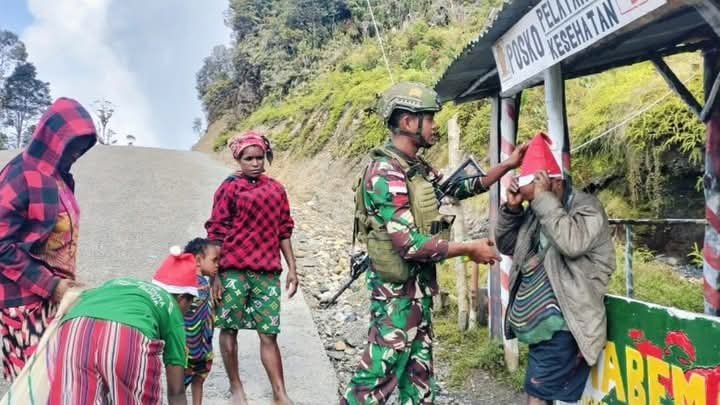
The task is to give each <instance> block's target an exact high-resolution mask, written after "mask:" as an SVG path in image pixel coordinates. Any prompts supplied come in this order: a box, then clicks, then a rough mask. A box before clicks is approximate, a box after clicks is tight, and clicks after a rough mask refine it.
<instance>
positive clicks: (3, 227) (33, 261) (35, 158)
mask: <svg viewBox="0 0 720 405" xmlns="http://www.w3.org/2000/svg"><path fill="white" fill-rule="evenodd" d="M84 136H88V137H92V138H91V139H92V142H91V143H90V146H92V145H93V144H94V142H95V139H96V135H95V126H94V124H93V121H92V118H91V117H90V115H89V114H88V113H87V111H86V110H85V109H84V108H83V107H82V106H81V105H80V104H78V103H77V102H76V101H74V100H70V99H66V98H61V99H58V100H57V101H55V103H53V104H52V105H51V106H50V108H49V109H48V110H47V111H46V112H45V114H44V115H43V116H42V118H41V119H40V122H39V124H38V125H37V129H36V130H35V133H34V134H33V139H32V141H31V142H30V144H29V145H28V147H27V148H26V149H25V150H24V151H23V152H22V153H21V154H20V155H18V156H17V157H15V158H14V159H13V160H12V161H10V163H8V164H7V165H6V166H5V168H4V169H3V170H2V171H1V172H0V308H12V307H19V306H21V305H28V304H31V303H34V302H39V301H42V300H44V299H47V298H49V297H50V295H51V294H52V292H53V291H54V289H55V286H56V285H57V283H58V281H59V278H58V276H57V274H56V271H54V269H53V268H51V267H50V266H48V265H47V264H46V263H44V262H43V261H41V260H39V259H37V258H36V257H34V256H33V254H32V253H31V252H32V251H33V248H34V247H37V246H40V245H43V244H45V243H46V242H47V240H48V238H49V237H50V235H51V234H52V231H53V229H54V227H55V225H56V221H57V218H58V213H60V211H61V204H60V199H59V196H58V182H61V181H62V182H65V184H66V185H67V186H68V187H69V188H70V190H72V191H74V187H75V183H74V181H73V178H72V176H71V175H70V174H69V173H61V172H60V171H59V170H58V169H57V167H58V164H59V162H60V159H61V157H62V156H63V153H64V152H65V150H66V148H67V146H68V144H69V143H70V142H71V141H72V140H73V139H76V138H78V137H84ZM81 152H83V153H84V152H85V151H81Z"/></svg>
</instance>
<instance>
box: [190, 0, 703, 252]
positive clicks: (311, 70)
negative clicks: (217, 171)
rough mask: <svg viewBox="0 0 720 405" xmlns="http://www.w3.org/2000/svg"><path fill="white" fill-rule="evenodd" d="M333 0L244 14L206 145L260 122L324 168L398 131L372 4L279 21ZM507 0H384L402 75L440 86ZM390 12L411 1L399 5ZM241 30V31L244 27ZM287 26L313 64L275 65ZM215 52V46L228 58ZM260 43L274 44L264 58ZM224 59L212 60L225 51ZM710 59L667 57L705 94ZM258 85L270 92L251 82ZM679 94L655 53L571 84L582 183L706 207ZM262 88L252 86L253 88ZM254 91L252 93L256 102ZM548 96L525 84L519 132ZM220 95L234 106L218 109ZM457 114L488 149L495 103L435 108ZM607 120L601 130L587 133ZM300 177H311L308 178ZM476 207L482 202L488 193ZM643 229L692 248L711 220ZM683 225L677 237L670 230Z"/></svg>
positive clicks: (650, 206)
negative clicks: (703, 70)
mask: <svg viewBox="0 0 720 405" xmlns="http://www.w3.org/2000/svg"><path fill="white" fill-rule="evenodd" d="M239 3H246V2H239V1H237V0H232V1H231V2H230V5H231V10H230V13H229V17H228V20H229V21H236V20H237V19H238V18H239V19H242V18H244V17H243V15H245V14H247V13H248V12H249V11H248V9H247V8H245V9H243V10H244V11H243V12H242V13H239V12H238V11H235V10H239ZM281 3H282V4H285V2H281ZM321 3H322V2H305V3H302V4H301V3H294V2H292V1H288V2H287V4H286V7H287V8H286V9H285V12H284V14H283V12H277V13H276V14H272V15H270V14H263V16H262V18H255V19H254V20H252V21H254V25H253V28H252V29H250V28H247V27H246V26H245V25H243V26H242V27H243V28H242V29H243V30H244V31H242V32H240V33H238V34H237V35H236V43H235V44H233V48H231V49H230V48H229V49H225V51H226V52H228V53H229V54H233V55H234V56H233V57H232V58H231V59H232V63H230V64H223V63H219V65H224V66H225V68H224V69H226V71H225V72H224V73H223V74H222V75H220V77H221V79H218V80H216V81H214V82H211V85H210V87H211V88H212V89H213V91H212V92H210V93H207V92H206V93H202V91H201V93H200V94H201V96H204V98H203V101H204V104H205V106H206V110H207V112H208V118H209V119H210V122H211V125H210V126H209V129H208V131H207V133H206V135H205V137H204V139H202V140H201V142H200V143H199V145H198V148H201V149H205V150H210V148H212V149H213V150H215V151H218V152H222V151H223V149H224V148H225V145H226V142H227V139H228V138H229V137H230V136H231V135H232V134H234V133H236V132H237V131H240V130H244V129H250V128H260V129H263V130H266V131H267V132H268V133H269V134H270V137H271V138H272V140H273V142H274V145H275V148H276V149H277V150H279V151H281V152H283V153H284V155H285V156H286V160H287V161H288V162H291V163H288V164H291V165H292V167H293V168H294V169H298V168H301V167H304V166H308V167H320V166H322V165H321V164H320V163H322V162H324V161H327V160H332V161H333V162H335V164H336V165H342V166H343V167H344V168H345V169H346V171H347V172H350V171H351V169H352V165H353V164H354V163H356V161H357V159H358V158H359V157H362V156H363V154H364V153H365V152H367V151H368V150H370V149H371V148H372V147H374V146H376V145H378V144H380V143H382V142H384V140H385V139H386V137H387V132H386V130H385V129H384V128H382V125H381V124H380V122H379V121H378V120H377V118H376V117H375V115H374V114H373V113H372V108H373V106H374V103H375V100H376V97H377V94H378V93H380V92H382V91H383V90H384V89H386V88H387V87H388V86H389V85H390V78H389V75H388V72H387V70H386V68H385V65H384V63H383V58H382V54H381V50H380V47H379V45H378V42H377V37H375V36H374V35H373V33H374V31H373V29H372V25H370V24H368V21H367V9H363V8H362V7H361V5H357V4H354V3H352V4H351V3H343V2H333V3H332V4H333V7H335V8H334V9H337V10H344V11H343V12H342V13H340V14H341V16H342V19H340V20H338V19H335V20H332V22H331V23H327V24H328V25H327V27H328V28H327V29H325V30H323V32H322V35H320V34H317V33H315V34H314V36H313V35H310V34H307V32H305V31H303V30H298V31H294V34H292V35H289V34H287V30H288V29H289V28H287V27H283V28H279V26H278V25H277V24H278V21H279V20H282V19H283V18H285V19H286V21H296V20H292V19H293V18H296V15H295V14H293V11H292V10H293V7H300V6H304V7H306V8H307V7H310V8H313V7H321V6H322V5H323V4H324V3H323V4H321ZM498 3H499V2H498V1H491V0H486V1H479V2H461V3H454V4H453V2H450V3H446V2H442V1H432V2H423V4H424V5H425V6H426V7H425V9H424V10H425V12H424V13H423V9H422V7H419V6H417V5H415V6H413V5H412V4H410V5H408V4H405V3H404V2H399V1H397V2H396V1H392V2H389V3H388V4H387V5H382V6H381V5H378V6H377V7H383V8H382V9H381V10H375V14H376V16H377V17H378V20H379V24H380V26H381V33H383V39H384V41H385V43H384V45H385V50H386V52H387V56H388V60H389V64H390V66H391V69H392V74H393V76H394V78H395V80H396V81H401V80H416V81H420V82H424V83H427V84H429V85H431V84H433V83H434V82H435V81H436V80H437V78H438V77H439V76H440V75H441V74H442V72H443V70H444V68H445V67H446V66H448V64H449V63H450V62H451V61H452V59H453V58H454V56H455V55H456V54H457V53H458V52H459V51H460V50H461V49H462V47H463V46H464V45H465V44H466V43H467V42H468V41H470V40H472V39H473V38H475V37H477V35H478V34H479V32H481V31H482V29H483V26H484V24H485V22H486V21H487V18H488V15H489V13H491V10H492V8H493V6H496V5H497V4H498ZM253 4H255V5H258V4H262V2H259V3H253ZM363 4H364V3H363ZM393 5H394V6H393ZM403 7H405V8H406V9H403ZM408 7H409V8H408ZM412 7H415V10H412ZM260 9H261V10H265V9H263V8H262V7H260ZM400 9H403V10H405V11H404V12H406V14H404V15H405V17H403V18H398V17H397V15H402V13H403V11H402V10H400ZM294 10H296V11H297V10H298V9H297V8H296V9H294ZM392 10H400V11H397V15H396V14H393V13H391V12H390V11H392ZM308 12H309V11H308ZM325 12H329V11H327V10H325ZM241 14H242V15H241ZM394 16H395V17H394ZM288 18H289V19H290V20H288ZM338 18H339V17H338ZM243 21H246V20H243ZM247 21H250V20H247ZM317 21H320V22H322V21H325V20H322V19H320V20H317ZM398 21H400V23H398ZM231 26H233V25H231ZM233 27H234V26H233ZM358 27H364V29H363V35H362V36H358V32H357V30H358ZM368 27H369V28H368ZM234 28H235V30H236V32H238V31H237V29H238V28H237V27H234ZM248 32H251V33H252V34H248ZM318 35H320V36H322V37H323V41H325V42H323V43H322V44H320V45H315V46H313V47H310V48H307V47H306V48H303V46H305V45H302V44H306V45H307V43H308V42H307V41H311V40H314V39H313V38H315V37H317V36H318ZM271 37H273V38H275V41H274V42H268V38H271ZM284 37H291V38H294V39H295V40H296V41H295V42H293V44H295V49H294V50H292V52H290V53H288V54H285V55H284V57H286V58H288V57H289V58H290V59H289V60H290V63H291V64H293V63H297V64H300V65H303V64H304V65H303V67H302V68H298V69H297V71H296V74H295V75H294V76H293V79H292V80H290V79H287V75H285V74H286V73H287V67H286V66H285V65H282V64H281V65H282V66H281V67H277V65H276V64H273V61H274V62H276V63H278V60H277V58H276V59H273V58H272V57H271V55H272V54H273V52H275V51H276V50H277V49H278V46H280V45H279V44H282V43H283V42H282V41H283V40H284ZM261 46H264V47H265V48H264V51H265V52H262V50H263V49H262V48H259V47H261ZM303 49H304V50H303ZM215 51H217V49H216V50H215ZM215 51H214V53H213V55H214V56H218V55H217V53H216V52H215ZM253 52H256V54H255V57H254V58H251V59H252V60H253V61H255V62H254V63H255V65H254V66H256V67H257V69H256V72H257V73H258V75H256V76H252V77H251V78H248V76H247V74H246V73H247V64H246V63H245V62H246V60H247V59H246V58H245V59H243V58H241V57H240V56H242V55H245V56H248V55H252V53H253ZM258 55H264V59H263V58H261V57H259V56H258ZM292 55H295V56H294V57H293V56H292ZM276 56H277V55H276ZM218 58H220V57H219V56H218ZM218 58H215V59H213V60H214V61H215V62H217V61H218V60H222V58H220V59H218ZM238 58H240V60H238ZM699 61H700V59H699V57H698V56H697V55H692V56H687V55H685V56H678V57H675V58H672V59H671V60H670V61H669V62H670V64H671V65H672V66H673V68H674V69H675V70H676V71H677V72H678V75H679V76H680V78H681V79H682V80H685V81H686V82H688V83H689V87H690V89H691V90H693V91H694V92H695V93H696V94H699V93H700V91H701V90H700V89H701V86H700V77H701V74H700V63H699ZM209 62H212V60H210V61H209V60H206V67H205V68H204V69H205V73H207V72H208V71H213V69H214V68H213V66H214V67H215V68H217V66H216V65H217V63H216V65H213V63H209ZM208 63H209V64H208ZM230 65H232V66H230ZM300 65H298V66H300ZM263 66H264V67H263ZM215 70H217V69H215ZM242 73H245V75H242ZM283 75H285V76H283ZM270 76H271V77H270ZM202 78H204V79H207V78H208V77H207V75H205V76H203V72H200V73H199V74H198V79H199V82H198V88H199V89H201V79H202ZM252 78H255V79H257V82H256V83H255V84H254V85H253V86H250V83H249V81H248V80H250V79H252ZM281 78H285V79H282V80H281ZM255 79H252V80H255ZM248 86H250V87H253V88H258V89H260V88H263V89H264V90H262V91H260V92H258V93H252V92H249V90H248V88H249V87H248ZM668 92H669V90H668V88H667V86H666V84H665V83H664V82H663V81H662V79H661V78H660V76H659V75H658V74H657V73H656V72H655V71H654V70H653V68H652V66H651V65H649V64H640V65H636V66H631V67H627V68H622V69H618V70H615V71H611V72H607V73H604V74H601V75H597V76H593V77H589V78H583V79H579V80H573V81H571V82H568V84H567V99H568V119H569V124H570V133H571V144H572V145H573V146H579V145H583V147H582V149H581V150H579V151H577V152H575V153H574V155H573V176H574V181H575V183H576V185H577V186H579V187H582V188H585V189H588V190H590V191H593V192H597V193H599V195H600V197H601V199H603V201H604V202H605V203H606V206H607V209H608V212H609V213H610V215H611V216H614V217H685V218H700V217H702V213H703V203H702V201H703V200H702V198H703V197H702V193H701V191H700V190H701V189H700V186H699V184H700V183H699V182H700V178H701V176H702V156H703V153H704V151H703V147H704V144H703V140H704V127H703V126H702V125H701V124H700V123H699V122H698V121H697V120H696V119H695V118H694V117H693V116H692V113H691V112H690V111H689V110H688V109H687V108H686V107H685V105H684V104H683V103H682V102H681V101H680V100H679V99H678V98H677V97H675V96H674V95H669V94H668ZM250 93H252V94H254V95H253V96H252V97H247V96H248V94H250ZM218 94H231V95H232V96H228V97H230V99H223V101H222V102H220V101H218V100H216V99H213V97H216V98H218V97H219V96H218ZM219 98H220V99H222V97H219ZM250 99H252V100H253V102H249V101H248V100H250ZM543 104H544V98H543V89H542V88H537V89H532V90H530V91H526V92H525V94H523V103H522V111H521V119H520V138H521V140H523V139H528V138H529V137H530V136H532V135H533V134H535V133H536V132H537V131H539V130H544V129H545V128H546V123H545V120H546V118H545V111H544V105H543ZM218 105H223V106H225V107H226V108H225V109H222V110H218V109H217V108H216V107H217V106H218ZM647 107H651V108H650V109H649V110H648V111H646V112H644V113H642V114H637V113H636V112H639V111H640V110H642V109H645V108H647ZM454 114H458V117H459V121H460V126H461V130H462V145H461V146H462V148H463V149H464V151H465V152H467V153H472V154H474V155H475V156H477V157H481V158H482V157H485V156H487V146H488V132H489V123H490V118H489V117H490V115H489V105H488V104H487V103H486V102H476V103H469V104H463V105H459V106H457V105H452V104H448V105H446V106H445V107H444V109H443V111H442V112H441V113H440V114H438V116H437V120H438V121H439V124H440V126H441V131H442V132H443V133H444V132H446V128H447V127H446V123H447V121H448V119H449V118H450V117H452V116H453V115H454ZM608 130H610V131H609V132H608ZM606 132H608V133H607V134H606V135H605V136H603V137H602V138H600V139H598V140H596V141H593V142H590V143H587V144H586V142H587V141H589V140H592V139H594V138H595V137H596V136H598V135H600V134H603V133H606ZM429 157H430V158H431V159H432V160H433V161H435V163H436V164H438V165H439V166H440V167H443V166H444V165H445V162H446V150H445V146H444V145H438V146H436V147H435V148H433V150H431V151H430V152H429ZM311 162H315V163H311ZM485 164H487V162H485ZM281 165H282V160H281ZM342 172H343V173H344V172H345V171H342ZM334 173H337V171H330V172H326V175H327V176H328V179H327V180H328V181H330V180H332V179H331V177H332V174H334ZM319 175H321V176H322V175H323V174H319ZM293 177H294V176H293ZM294 178H295V179H297V177H294ZM296 186H298V187H300V188H302V186H303V185H302V184H297V185H296ZM475 205H476V206H477V207H479V209H481V210H482V206H483V205H484V203H482V202H478V203H476V204H475ZM638 231H639V235H640V237H641V238H642V239H643V241H644V243H645V244H646V245H647V246H648V247H650V248H653V249H657V250H670V253H672V254H674V255H676V256H679V257H685V255H687V254H688V253H690V250H691V249H692V246H693V243H694V242H696V241H698V242H699V241H701V240H702V229H700V227H694V228H693V227H690V228H680V229H678V228H674V229H672V230H670V229H655V228H646V229H642V228H641V229H639V230H638ZM671 232H672V235H673V236H674V237H671V236H670V235H671Z"/></svg>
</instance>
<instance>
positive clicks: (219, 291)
mask: <svg viewBox="0 0 720 405" xmlns="http://www.w3.org/2000/svg"><path fill="white" fill-rule="evenodd" d="M229 147H230V150H231V151H232V154H233V157H234V158H235V160H237V161H238V163H239V164H240V170H239V171H238V172H237V173H235V174H233V175H232V176H230V177H228V178H227V179H226V180H225V181H224V182H223V183H222V184H221V185H220V187H219V188H218V190H217V192H216V193H215V200H214V204H213V209H212V216H211V217H210V219H209V220H208V221H207V223H206V225H205V227H206V228H207V232H208V239H210V240H213V241H219V242H220V243H221V244H222V248H221V257H220V277H219V278H216V279H215V281H214V282H213V288H212V290H213V297H214V298H215V299H216V300H217V301H218V305H217V309H216V327H218V328H220V330H221V331H220V352H221V353H222V357H223V363H224V364H225V368H226V369H227V372H228V378H229V380H230V390H231V392H232V398H233V403H235V404H246V403H247V400H246V398H245V393H244V391H243V386H242V382H241V381H240V375H239V370H238V353H237V331H238V330H239V329H254V330H257V333H258V335H259V336H260V357H261V359H262V363H263V366H265V371H266V372H267V374H268V378H269V379H270V384H271V385H272V390H273V397H274V401H273V403H274V404H289V403H290V400H289V398H288V395H287V392H286V390H285V381H284V377H283V367H282V359H281V357H280V349H279V348H278V344H277V334H278V333H280V292H281V288H280V273H281V272H282V264H281V263H280V252H282V254H283V256H284V257H285V262H286V263H287V266H288V274H287V279H286V286H285V288H286V289H287V292H288V295H289V297H291V298H292V296H293V295H295V292H296V291H297V288H298V278H297V273H296V271H295V255H294V253H293V248H292V244H291V242H290V236H291V235H292V230H293V226H294V224H293V220H292V218H291V217H290V205H289V203H288V198H287V194H286V193H285V189H284V188H283V186H282V185H281V184H280V183H278V182H277V181H276V180H273V179H271V178H270V177H268V176H266V175H264V174H263V172H264V171H265V159H267V160H268V161H269V162H270V161H272V149H271V147H270V142H269V141H268V140H267V138H265V136H263V135H262V134H259V133H257V132H252V131H249V132H245V133H244V134H242V135H240V136H238V137H236V138H234V139H233V140H232V141H231V142H230V145H229Z"/></svg>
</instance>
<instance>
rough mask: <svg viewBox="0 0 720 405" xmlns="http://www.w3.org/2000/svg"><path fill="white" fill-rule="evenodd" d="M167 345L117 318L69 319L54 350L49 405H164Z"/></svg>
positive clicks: (50, 351)
mask: <svg viewBox="0 0 720 405" xmlns="http://www.w3.org/2000/svg"><path fill="white" fill-rule="evenodd" d="M164 346H165V343H164V342H163V341H160V340H151V339H149V338H147V337H146V336H145V335H143V334H142V333H141V332H140V331H138V330H136V329H134V328H131V327H129V326H125V325H122V324H120V323H117V322H109V321H102V320H97V319H92V318H76V319H71V320H69V321H66V322H65V323H63V324H62V325H61V326H60V329H59V330H58V333H57V337H56V339H54V341H53V342H52V343H51V344H50V347H49V349H48V364H50V365H52V366H51V367H52V368H51V369H50V370H49V374H50V398H49V402H48V404H51V405H76V404H114V405H141V404H142V405H154V404H158V405H160V404H162V381H161V377H162V371H163V360H162V353H163V347H164Z"/></svg>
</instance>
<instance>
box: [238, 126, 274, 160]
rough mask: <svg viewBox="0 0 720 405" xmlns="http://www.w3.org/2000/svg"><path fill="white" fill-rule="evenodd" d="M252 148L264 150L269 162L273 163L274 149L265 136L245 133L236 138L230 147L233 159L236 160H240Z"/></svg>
mask: <svg viewBox="0 0 720 405" xmlns="http://www.w3.org/2000/svg"><path fill="white" fill-rule="evenodd" d="M250 146H257V147H258V148H260V149H262V151H263V153H264V154H265V157H266V158H267V160H268V162H270V163H272V159H273V152H272V147H271V146H270V141H269V140H268V139H267V138H266V137H265V135H263V134H261V133H259V132H255V131H246V132H243V133H242V134H240V135H238V136H236V137H234V138H233V139H232V141H230V144H229V145H228V147H229V148H230V151H231V152H232V155H233V158H235V159H240V156H242V152H243V151H244V150H245V149H247V148H248V147H250Z"/></svg>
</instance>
